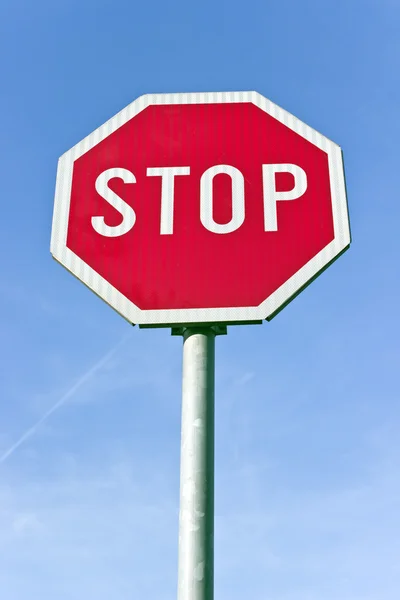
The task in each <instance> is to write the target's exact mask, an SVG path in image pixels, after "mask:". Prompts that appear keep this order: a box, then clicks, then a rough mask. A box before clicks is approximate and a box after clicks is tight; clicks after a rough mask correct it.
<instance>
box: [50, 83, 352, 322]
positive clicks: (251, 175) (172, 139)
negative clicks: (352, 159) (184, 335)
mask: <svg viewBox="0 0 400 600" xmlns="http://www.w3.org/2000/svg"><path fill="white" fill-rule="evenodd" d="M349 244H350V230H349V221H348V212H347V202H346V192H345V181H344V173H343V164H342V153H341V150H340V148H339V147H338V146H337V145H336V144H334V143H333V142H332V141H330V140H328V139H327V138H326V137H324V136H322V135H321V134H320V133H318V132H316V131H315V130H313V129H312V128H311V127H308V126H307V125H305V124H304V123H302V122H301V121H299V120H298V119H297V118H296V117H294V116H293V115H291V114H289V113H287V112H286V111H285V110H283V109H281V108H279V107H278V106H276V105H275V104H273V103H272V102H270V101H269V100H267V99H266V98H264V97H263V96H261V95H260V94H257V93H256V92H234V93H207V94H161V95H147V96H142V97H140V98H139V99H138V100H136V101H134V102H133V103H132V104H130V105H129V106H128V107H126V108H125V109H124V110H122V111H121V112H120V113H118V114H117V115H116V116H115V117H113V118H112V119H110V120H109V121H108V122H107V123H105V124H104V125H102V126H101V127H99V128H98V129H97V130H96V131H94V132H93V133H92V134H90V135H89V136H88V137H87V138H85V139H84V140H82V141H81V142H80V143H79V144H77V145H76V146H74V147H73V148H72V149H71V150H69V151H68V152H67V153H66V154H64V155H63V156H62V157H61V158H60V161H59V166H58V174H57V185H56V196H55V206H54V216H53V229H52V239H51V252H52V254H53V256H54V258H55V259H56V260H58V261H59V262H60V263H61V264H62V265H63V266H64V267H66V268H67V269H68V270H69V271H70V272H71V273H73V274H74V275H75V276H76V277H78V279H80V280H81V281H83V282H84V283H85V284H86V285H87V286H88V287H89V288H90V289H92V290H93V291H94V292H95V293H96V294H97V295H98V296H100V297H101V298H103V300H105V301H106V302H107V303H108V304H109V305H110V306H112V307H113V308H114V309H115V310H117V311H118V312H119V313H120V314H121V315H122V316H124V317H125V318H126V319H127V320H128V321H130V322H131V323H138V324H143V325H145V324H147V325H156V324H160V325H161V324H165V325H167V324H179V323H198V322H201V323H211V322H224V323H229V322H246V321H255V320H261V319H270V318H272V316H273V315H274V314H276V313H277V312H278V311H279V310H280V309H281V308H282V307H283V306H284V305H285V304H286V303H287V302H289V300H291V299H292V298H293V297H294V296H295V295H296V294H297V293H298V292H299V291H300V290H301V289H303V288H304V287H305V286H306V285H307V284H308V283H309V282H310V281H311V280H312V279H314V278H315V277H316V276H317V275H318V274H319V273H320V272H321V271H322V270H323V269H325V267H326V266H328V265H329V264H330V263H331V262H332V261H333V260H335V258H337V257H338V256H339V255H340V254H341V253H342V252H343V251H344V250H345V249H346V248H348V246H349Z"/></svg>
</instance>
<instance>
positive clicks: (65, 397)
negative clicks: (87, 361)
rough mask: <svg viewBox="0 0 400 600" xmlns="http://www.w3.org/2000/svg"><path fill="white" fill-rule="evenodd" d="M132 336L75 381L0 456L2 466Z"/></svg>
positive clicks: (120, 342)
mask: <svg viewBox="0 0 400 600" xmlns="http://www.w3.org/2000/svg"><path fill="white" fill-rule="evenodd" d="M130 336H131V332H129V334H127V335H125V336H124V337H123V338H122V339H121V340H120V341H119V342H118V343H117V344H116V345H115V346H114V347H113V348H112V349H111V350H109V352H107V353H106V354H105V355H104V356H103V357H102V358H100V360H98V361H97V362H96V363H95V364H94V365H93V366H92V367H90V369H88V370H87V371H86V373H84V374H83V375H82V376H81V377H80V378H79V379H78V380H77V381H75V383H74V384H73V385H72V386H71V387H70V388H69V389H68V390H67V391H66V392H65V394H63V396H61V398H60V399H59V400H57V402H56V403H55V404H53V406H52V407H51V408H49V409H48V410H47V411H46V412H45V413H44V414H43V415H42V416H41V417H40V419H39V420H38V421H36V423H35V424H34V425H32V427H29V429H27V430H26V431H25V433H23V434H22V435H21V437H20V438H19V439H18V440H17V441H16V442H14V444H12V445H11V446H10V447H9V448H8V450H6V451H5V452H4V453H3V454H2V455H1V456H0V464H2V463H4V462H5V461H6V460H7V459H8V458H9V457H10V456H11V455H12V454H14V452H15V451H16V450H17V449H18V448H19V447H20V446H21V445H22V444H23V443H24V442H26V440H28V439H29V438H30V437H32V435H34V434H35V433H36V431H37V430H38V429H39V427H40V426H41V425H42V424H43V423H44V422H45V421H46V420H47V419H48V418H49V417H50V416H51V415H52V414H53V413H54V412H55V411H56V410H58V409H59V408H60V407H61V406H62V405H63V404H65V402H67V400H69V399H70V398H71V397H72V396H73V395H74V394H76V392H77V391H78V390H79V389H80V388H81V387H82V386H83V385H85V383H87V382H88V381H89V380H90V379H92V377H93V376H94V375H95V374H96V373H97V372H98V371H100V369H101V368H102V367H104V366H105V365H106V364H107V363H108V361H110V360H111V358H112V357H113V356H114V355H115V353H116V352H117V351H118V350H119V348H120V347H121V346H122V344H123V343H124V342H125V341H126V340H127V339H128V337H130Z"/></svg>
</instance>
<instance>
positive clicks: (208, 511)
mask: <svg viewBox="0 0 400 600" xmlns="http://www.w3.org/2000/svg"><path fill="white" fill-rule="evenodd" d="M214 355H215V331H214V330H213V329H212V328H211V327H208V328H202V329H196V328H188V329H185V331H184V333H183V377H182V425H181V471H180V510H179V561H178V600H212V598H213V589H214V370H215V362H214Z"/></svg>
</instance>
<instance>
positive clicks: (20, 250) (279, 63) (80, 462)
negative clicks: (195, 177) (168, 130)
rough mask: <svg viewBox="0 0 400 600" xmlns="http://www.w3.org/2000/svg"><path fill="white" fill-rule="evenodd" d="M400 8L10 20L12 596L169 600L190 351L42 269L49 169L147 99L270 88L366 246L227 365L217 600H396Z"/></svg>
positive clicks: (4, 490) (6, 286) (2, 497)
mask: <svg viewBox="0 0 400 600" xmlns="http://www.w3.org/2000/svg"><path fill="white" fill-rule="evenodd" d="M399 17H400V3H399V2H398V1H397V0H364V1H362V2H361V0H354V1H352V2H349V1H347V2H345V1H344V0H336V1H335V2H333V1H331V0H325V1H324V2H321V1H320V0H304V1H303V2H295V1H293V0H291V1H289V0H281V1H280V2H274V3H272V2H269V1H267V0H262V1H261V0H259V1H250V2H246V3H238V2H236V1H234V2H222V1H216V2H211V1H209V0H206V1H204V2H202V3H188V2H182V1H177V2H171V3H164V2H160V1H159V0H154V1H153V2H149V3H147V4H145V3H133V2H126V1H120V2H111V1H110V0H97V1H96V2H94V1H92V0H85V1H82V0H81V1H79V2H78V1H77V0H69V2H49V1H43V0H38V1H37V2H35V3H33V2H28V1H27V0H13V1H11V0H4V1H3V2H2V4H1V7H0V69H1V71H0V72H1V75H2V77H1V82H2V86H1V87H2V92H1V94H0V108H1V115H2V118H1V126H2V127H1V129H2V134H1V136H0V172H1V182H2V219H1V220H0V244H1V252H0V270H1V279H0V307H1V311H0V331H1V339H2V348H1V377H0V594H1V596H2V597H4V598H5V600H26V599H27V598H29V599H30V600H54V598H57V600H67V599H68V600H86V599H88V598H96V600H109V599H110V598H118V600H128V599H129V600H131V599H132V598H138V599H139V598H143V597H149V598H154V599H157V600H172V599H174V598H175V597H176V578H177V537H178V497H179V443H180V439H179V436H180V400H181V398H180V395H181V345H182V341H181V339H180V338H178V337H176V338H175V337H170V334H169V330H168V329H167V330H164V331H157V330H151V331H147V330H146V331H145V330H139V328H136V327H135V328H131V327H130V326H129V324H127V323H126V322H125V321H124V320H123V319H122V318H121V317H119V316H118V315H117V314H116V313H114V312H113V311H112V310H111V309H110V308H109V307H108V306H106V305H105V304H104V303H103V302H101V300H99V299H98V298H97V297H96V296H95V295H94V294H92V293H90V291H88V290H87V289H86V288H85V287H84V286H83V285H82V284H81V283H80V282H79V281H77V280H75V279H74V278H73V277H72V276H71V275H69V274H68V273H67V272H66V271H65V270H64V269H62V268H61V267H60V266H59V265H58V264H57V263H55V262H54V261H53V260H52V258H51V255H50V252H49V244H50V228H51V218H52V210H53V197H54V185H55V174H56V166H57V160H58V157H59V156H60V155H61V154H63V153H64V152H65V151H66V150H68V149H69V148H70V147H71V146H73V145H74V144H75V143H77V142H78V141H80V140H81V139H82V138H83V137H84V136H86V135H87V134H88V133H90V132H91V131H92V130H94V129H95V128H96V127H98V126H99V125H101V124H102V123H103V122H104V121H105V120H107V119H108V118H110V117H111V116H113V115H114V114H115V113H116V112H118V111H119V110H120V109H122V108H123V107H124V106H126V105H127V104H129V103H130V102H131V101H132V100H134V99H135V98H137V97H138V96H140V95H141V94H144V93H152V92H191V91H193V92H198V91H230V90H233V91H235V90H253V89H254V90H256V91H258V92H260V93H261V94H263V95H264V96H266V97H267V98H269V99H271V100H272V101H273V102H275V103H277V104H278V105H280V106H282V107H283V108H285V109H286V110H288V111H290V112H291V113H293V114H295V115H296V116H297V117H299V118H300V119H301V120H303V121H305V122H306V123H308V124H309V125H310V126H312V127H314V128H315V129H317V130H318V131H320V132H321V133H323V134H324V135H326V136H327V137H329V138H331V139H332V140H334V141H335V142H336V143H338V144H339V145H340V146H341V147H342V148H343V151H344V159H345V168H346V176H347V186H348V198H349V208H350V218H351V227H352V236H353V244H352V247H351V248H350V250H349V251H348V252H347V253H346V254H345V255H344V256H343V257H341V258H340V259H339V260H338V261H337V262H336V263H335V264H334V265H333V266H332V267H331V268H330V269H329V270H327V271H326V272H325V273H323V274H322V275H321V277H319V278H318V279H317V280H316V281H315V282H314V283H313V284H312V285H311V286H310V287H309V288H307V289H306V290H305V291H304V292H303V293H302V294H301V295H300V296H299V297H298V298H296V299H295V300H294V302H292V303H291V304H290V305H289V306H288V307H287V308H285V310H284V311H283V312H281V313H280V314H279V315H278V316H277V317H276V318H275V319H274V320H273V321H271V322H270V323H266V324H264V325H262V326H259V325H254V326H247V327H232V328H230V329H229V332H228V335H227V336H226V337H220V338H217V342H216V346H217V352H216V365H217V372H216V373H217V374H216V530H215V598H216V600H217V599H218V600H239V599H240V600H243V599H244V598H249V599H251V600H269V599H271V600H321V598H323V599H324V600H398V590H399V589H400V560H399V556H400V475H399V474H400V435H399V434H400V406H399V400H400V386H399V359H400V353H399V335H400V326H399V316H398V309H399V301H400V277H399V275H400V270H399V255H400V243H399V234H398V230H399V220H400V207H399V194H398V177H399V175H398V173H399V167H398V156H399V151H398V136H399V133H400V131H399V129H400V125H399V124H400V120H399V118H398V106H399V100H400V98H399V96H400V84H399V80H398V75H397V73H398V64H399V58H400V56H399V54H400V43H399V37H398V31H399Z"/></svg>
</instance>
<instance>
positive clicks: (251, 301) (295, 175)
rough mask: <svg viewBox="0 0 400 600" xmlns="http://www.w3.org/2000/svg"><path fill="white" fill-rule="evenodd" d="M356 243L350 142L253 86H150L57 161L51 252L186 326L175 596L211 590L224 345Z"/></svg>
mask: <svg viewBox="0 0 400 600" xmlns="http://www.w3.org/2000/svg"><path fill="white" fill-rule="evenodd" d="M349 246H350V226H349V217H348V210H347V200H346V187H345V178H344V169H343V159H342V152H341V149H340V147H339V146H337V145H336V144H335V143H334V142H332V141H331V140H329V139H327V138H326V137H325V136H323V135H322V134H320V133H318V132H317V131H315V130H314V129H312V128H311V127H309V126H308V125H306V124H305V123H303V122H302V121H300V120H299V119H297V118H296V117H294V116H293V115H291V114H290V113H288V112H287V111H285V110H284V109H282V108H280V107H279V106H277V105H276V104H274V103H273V102H271V101H270V100H267V99H266V98H264V97H263V96H261V95H260V94H258V93H256V92H229V93H228V92H226V93H225V92H224V93H199V94H191V93H190V94H154V95H147V96H142V97H140V98H138V99H137V100H135V101H134V102H132V103H131V104H130V105H129V106H127V107H126V108H125V109H123V110H122V111H121V112H120V113H118V114H117V115H115V116H114V117H113V118H112V119H110V120H109V121H107V123H105V124H104V125H101V127H99V128H98V129H96V130H95V131H94V132H93V133H91V134H90V135H89V136H87V137H86V138H85V139H83V140H82V141H81V142H79V143H78V144H77V145H76V146H74V147H73V148H71V149H70V150H69V151H68V152H66V153H65V154H64V155H63V156H62V157H61V158H60V160H59V165H58V172H57V183H56V194H55V202H54V215H53V227H52V235H51V253H52V255H53V257H54V258H55V259H56V260H57V261H58V262H60V263H61V264H62V265H63V266H64V267H65V268H66V269H68V270H69V271H70V272H71V273H72V274H73V275H75V276H76V277H77V278H78V279H80V280H81V281H82V282H83V283H84V284H85V285H86V286H87V287H88V288H89V289H91V290H92V291H94V292H95V293H96V294H97V295H98V296H99V297H100V298H102V299H103V300H104V301H105V302H107V303H108V304H109V305H110V306H111V307H112V308H114V309H115V310H116V311H117V312H118V313H119V314H121V315H122V316H123V317H124V318H125V319H126V320H127V321H128V322H129V323H131V324H133V325H135V324H137V325H139V326H140V327H141V328H151V327H171V328H172V334H173V335H182V336H183V385H182V440H181V484H180V485H181V490H180V514H179V574H178V600H212V598H213V563H214V561H213V549H214V351H215V336H216V335H220V334H225V333H226V329H227V325H237V324H250V323H262V321H263V320H264V319H266V320H271V319H272V318H273V317H274V316H275V315H276V314H277V313H278V312H279V311H280V310H282V308H283V307H285V306H286V305H287V304H288V303H289V302H290V301H291V300H292V299H293V298H295V297H296V296H297V295H298V294H299V293H300V292H301V291H302V290H303V289H304V288H305V287H307V286H308V284H309V283H311V282H312V281H313V280H314V279H315V278H316V277H317V276H318V275H319V274H320V273H322V272H323V271H324V270H325V269H326V268H327V267H328V266H329V265H330V264H331V263H333V262H334V261H335V260H336V259H337V258H338V257H339V256H340V255H341V254H343V252H344V251H345V250H347V248H348V247H349Z"/></svg>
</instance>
